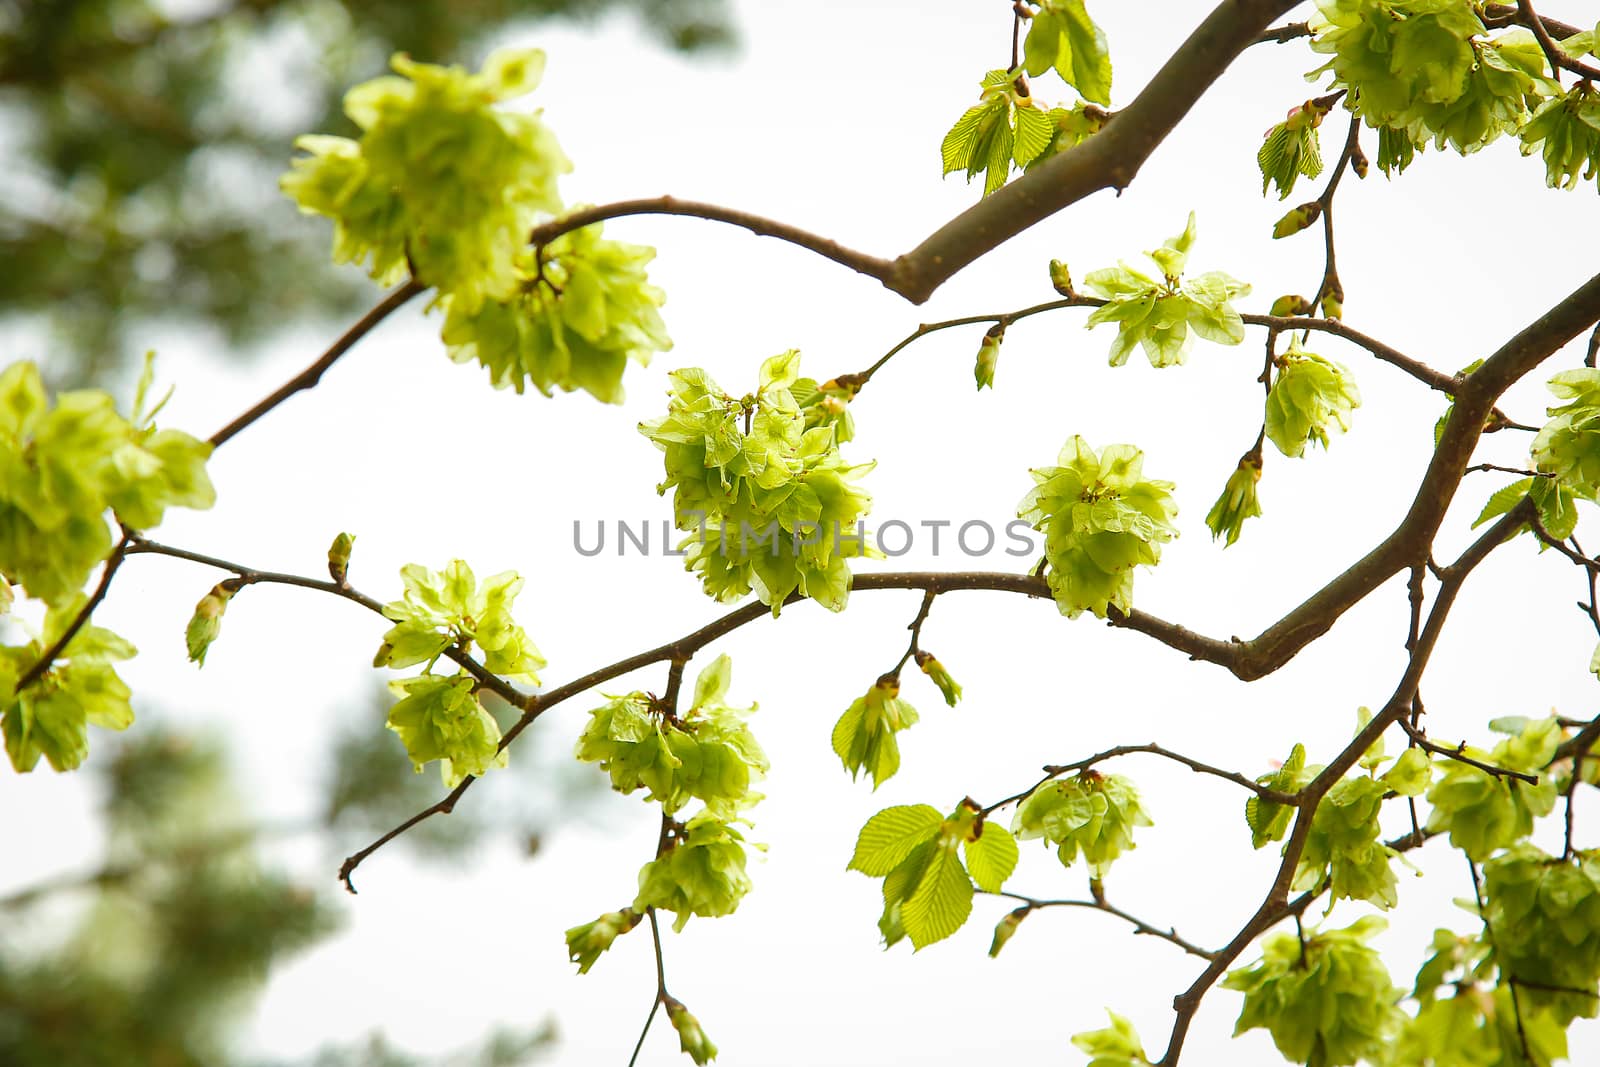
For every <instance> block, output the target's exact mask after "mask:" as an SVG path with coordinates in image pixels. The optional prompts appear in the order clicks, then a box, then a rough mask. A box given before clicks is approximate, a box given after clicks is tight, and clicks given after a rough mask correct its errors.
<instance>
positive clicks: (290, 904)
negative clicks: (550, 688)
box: [0, 704, 593, 1067]
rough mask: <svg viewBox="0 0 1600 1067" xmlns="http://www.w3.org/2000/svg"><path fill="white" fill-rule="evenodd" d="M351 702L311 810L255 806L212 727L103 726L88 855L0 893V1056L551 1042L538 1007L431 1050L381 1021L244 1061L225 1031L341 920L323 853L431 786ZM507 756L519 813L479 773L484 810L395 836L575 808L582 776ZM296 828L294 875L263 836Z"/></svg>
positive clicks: (479, 1053) (480, 834)
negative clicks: (119, 731) (321, 1044)
mask: <svg viewBox="0 0 1600 1067" xmlns="http://www.w3.org/2000/svg"><path fill="white" fill-rule="evenodd" d="M367 710H368V712H369V714H367V715H366V716H364V719H365V721H364V723H350V724H349V725H348V726H347V728H346V729H345V730H344V731H343V732H342V733H340V734H339V736H338V739H337V740H336V741H335V742H334V743H333V744H332V746H331V748H330V758H329V762H328V765H327V766H326V767H325V768H324V771H323V773H322V775H321V778H322V790H321V792H322V795H323V799H322V801H321V802H320V804H319V806H318V810H315V811H313V812H311V813H309V814H308V815H307V816H306V817H305V818H303V819H296V820H293V821H288V822H265V821H263V819H262V815H261V813H260V812H259V811H254V810H252V809H251V806H250V805H249V804H248V803H246V802H245V800H244V798H243V796H242V791H241V788H240V783H239V782H238V781H237V779H236V777H235V775H233V774H232V773H231V772H230V769H229V766H228V761H227V759H226V753H225V751H224V749H223V747H222V745H221V743H220V742H217V741H211V740H203V739H197V738H194V737H189V736H185V735H182V734H178V733H174V732H171V731H170V730H166V729H163V728H162V727H160V726H159V725H154V724H151V723H149V722H146V723H145V724H144V725H143V727H142V729H141V730H140V731H137V732H135V733H132V734H130V735H128V736H127V737H125V738H119V739H118V742H117V747H116V748H115V751H114V755H113V756H112V757H111V758H110V759H107V760H104V761H99V762H98V763H97V765H96V766H95V770H96V771H98V779H97V785H98V786H99V788H100V791H101V798H100V805H99V808H100V825H101V829H102V831H103V835H104V836H103V842H104V847H103V853H102V856H101V858H100V860H99V861H98V864H97V865H96V866H95V867H93V868H92V869H90V870H87V871H84V872H81V873H77V874H70V875H67V876H64V877H60V878H54V879H51V880H48V881H42V882H37V883H35V884H33V885H30V886H28V887H27V888H24V889H21V890H19V891H15V892H12V893H11V894H9V895H5V896H0V1064H5V1065H6V1067H128V1065H132V1064H139V1065H141V1067H191V1065H192V1067H199V1065H205V1067H514V1065H520V1064H525V1063H528V1062H531V1060H532V1059H533V1058H535V1057H537V1056H538V1055H540V1054H541V1053H543V1052H546V1051H548V1049H549V1047H550V1045H551V1043H552V1042H553V1041H554V1036H555V1033H554V1027H553V1025H552V1024H551V1023H549V1022H546V1023H544V1024H542V1025H536V1026H534V1027H532V1028H530V1029H527V1030H516V1031H513V1030H503V1031H496V1032H494V1033H491V1034H489V1035H487V1036H486V1037H484V1038H483V1039H481V1040H479V1041H477V1042H475V1043H473V1044H471V1045H470V1046H469V1047H467V1048H464V1049H463V1050H461V1051H460V1052H458V1053H456V1054H453V1055H450V1056H445V1057H442V1058H440V1057H427V1058H419V1057H416V1056H412V1055H410V1054H408V1053H405V1052H403V1051H400V1050H397V1049H395V1048H393V1047H392V1046H390V1045H389V1044H388V1042H387V1041H386V1040H385V1039H384V1038H383V1037H382V1035H381V1034H375V1035H373V1036H372V1037H371V1039H370V1040H368V1041H365V1042H362V1043H359V1044H356V1045H353V1046H348V1047H345V1046H337V1047H335V1046H330V1047H326V1048H323V1049H321V1050H320V1051H318V1052H317V1053H316V1054H315V1055H314V1056H312V1057H311V1058H310V1059H308V1060H302V1061H297V1062H296V1063H294V1064H290V1063H288V1062H286V1061H274V1062H272V1063H271V1064H259V1063H254V1062H252V1061H249V1060H246V1059H244V1058H242V1057H241V1055H240V1053H239V1052H238V1050H237V1048H235V1047H234V1045H233V1044H232V1038H233V1036H234V1035H235V1034H236V1032H237V1029H236V1028H237V1025H238V1024H239V1023H241V1022H242V1021H244V1019H245V1018H246V1017H247V1015H248V1012H249V1010H250V1008H251V1006H252V1004H253V1000H254V996H255V994H256V993H258V992H259V991H260V990H261V988H262V987H263V986H264V984H265V981H266V979H267V977H268V975H269V973H270V972H271V970H272V968H273V967H274V966H275V965H277V964H278V963H280V962H283V961H285V960H287V959H288V958H290V957H292V956H294V955H296V954H298V953H300V952H303V951H305V950H307V949H309V948H311V947H312V946H314V945H316V944H318V943H320V942H322V941H324V940H326V939H327V938H329V937H331V936H332V935H334V934H335V933H337V931H338V929H339V926H340V918H341V914H342V907H343V904H344V899H343V894H342V893H341V892H340V891H339V890H338V889H337V887H336V883H335V880H334V877H333V872H334V870H336V869H337V866H338V857H340V856H342V855H344V854H346V853H347V852H350V851H353V850H354V849H356V848H358V847H360V846H362V845H364V844H366V843H368V842H369V841H371V840H372V839H373V838H374V837H375V836H377V834H379V833H381V832H383V831H384V830H388V829H390V828H391V827H393V826H394V825H396V824H397V823H399V822H400V821H401V820H402V819H404V818H406V817H407V816H409V815H412V814H414V813H415V812H417V811H419V810H421V809H422V808H425V807H427V806H428V805H429V804H431V803H433V802H434V801H436V800H438V799H439V793H440V787H439V782H438V777H437V776H436V775H432V774H421V775H419V774H416V773H414V772H413V771H412V769H411V764H410V761H409V760H408V759H407V757H406V754H405V750H404V748H403V747H402V746H401V745H400V744H399V743H398V742H397V741H396V739H395V738H394V737H393V736H391V735H390V733H389V732H388V731H386V730H383V729H381V728H379V727H378V723H379V722H380V721H381V711H380V708H379V707H378V706H377V704H375V705H374V706H373V707H371V708H369V709H367ZM496 710H499V709H496ZM522 755H524V756H526V757H530V759H525V760H522V761H518V762H517V763H514V764H513V766H514V767H517V766H525V767H526V768H527V770H528V772H529V774H528V775H522V776H516V775H512V778H517V777H520V780H512V778H508V779H507V781H506V783H505V784H506V785H508V786H509V787H510V794H508V795H514V796H515V798H516V801H518V802H522V801H526V802H530V803H531V804H532V805H534V806H535V807H534V808H533V809H532V810H530V807H529V804H528V803H517V802H514V803H512V804H510V805H508V804H506V803H497V802H496V800H495V796H496V790H495V789H494V788H493V787H494V785H495V783H493V782H491V783H489V788H488V791H487V792H486V793H485V794H484V795H483V796H482V797H479V798H477V799H479V800H481V801H486V802H488V803H489V805H490V806H491V807H492V808H493V809H494V814H493V817H485V815H484V814H483V811H484V807H485V805H484V804H482V803H479V804H475V805H473V806H472V808H471V809H470V810H469V809H463V810H462V811H459V812H458V813H456V814H455V815H453V816H452V817H451V818H449V819H442V818H441V819H431V820H428V821H426V822H423V823H422V824H420V825H419V826H418V827H416V829H415V830H414V831H413V832H411V833H408V834H407V835H406V836H405V837H404V838H402V839H401V840H400V841H399V842H396V845H397V846H398V847H401V848H404V849H406V850H408V851H410V852H411V854H412V855H413V856H418V857H422V858H449V857H452V856H459V855H460V854H461V853H462V852H463V850H465V849H468V848H471V847H473V846H474V845H476V844H479V843H481V842H483V841H484V840H485V838H486V837H488V836H489V834H490V833H491V832H492V831H498V832H500V833H501V834H503V835H509V836H510V837H511V840H512V843H513V845H515V846H517V847H521V848H523V849H525V850H526V851H529V852H531V851H532V850H533V849H535V848H536V846H537V842H538V839H539V831H540V826H541V823H540V820H539V817H538V815H537V814H536V812H537V811H538V810H554V809H555V808H557V807H559V808H560V809H561V810H563V811H568V810H571V809H572V808H573V807H574V806H577V807H578V808H580V810H581V807H582V801H583V796H584V794H585V792H592V791H593V790H585V789H584V788H583V784H579V782H578V781H577V780H576V779H573V780H571V781H569V780H568V779H566V778H565V777H564V776H561V775H559V774H552V772H551V770H550V769H549V768H542V767H540V766H538V765H537V764H536V763H535V762H534V761H533V760H532V759H531V757H533V756H534V752H533V750H531V749H530V750H528V751H527V752H525V753H522ZM584 784H588V785H593V783H584ZM541 794H543V795H542V796H541ZM557 797H559V799H555V798H557ZM306 839H312V840H316V841H319V842H320V843H322V844H323V845H324V846H325V847H324V848H323V849H321V850H320V851H322V852H323V857H322V858H321V859H320V860H318V861H317V862H316V863H315V865H314V867H313V868H312V870H311V871H310V872H309V874H310V877H311V878H312V879H314V881H313V882H312V883H310V884H308V883H307V882H306V881H304V880H303V879H297V878H295V877H291V876H290V875H288V874H286V873H284V871H283V870H282V869H280V866H279V865H278V864H276V863H275V862H274V861H273V859H274V857H275V856H276V855H277V851H276V846H278V845H281V844H284V843H293V842H301V841H304V840H306ZM313 886H314V888H313ZM302 1036H305V1035H296V1037H302Z"/></svg>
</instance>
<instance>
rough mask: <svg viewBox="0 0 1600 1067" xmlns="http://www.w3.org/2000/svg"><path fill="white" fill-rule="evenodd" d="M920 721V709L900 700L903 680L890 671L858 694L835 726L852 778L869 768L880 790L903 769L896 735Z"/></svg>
mask: <svg viewBox="0 0 1600 1067" xmlns="http://www.w3.org/2000/svg"><path fill="white" fill-rule="evenodd" d="M916 722H917V709H916V708H913V707H912V706H911V705H910V704H909V703H907V702H906V701H904V700H901V699H900V679H899V677H898V676H896V675H892V674H887V675H884V676H883V677H882V678H879V679H878V680H877V681H876V682H874V683H873V685H872V688H871V689H868V690H867V692H866V695H865V696H860V697H857V698H856V699H855V700H854V701H853V702H852V703H851V704H850V707H848V708H847V709H845V713H844V714H843V715H841V716H839V721H838V722H837V723H835V724H834V727H833V751H834V753H835V754H836V755H837V756H838V757H839V759H840V760H842V761H843V762H844V769H845V770H847V771H849V772H850V779H851V781H854V780H855V777H856V775H858V774H860V773H861V772H862V771H863V770H865V771H866V772H867V774H868V776H870V777H871V778H872V788H873V789H874V790H876V789H877V788H878V787H879V786H880V785H882V784H883V783H884V782H887V781H888V780H889V779H890V778H893V777H894V775H895V772H896V771H898V770H899V769H900V742H899V741H898V740H896V739H895V736H894V735H895V734H897V733H899V732H900V731H901V730H904V729H905V728H906V727H908V726H914V725H915V724H916Z"/></svg>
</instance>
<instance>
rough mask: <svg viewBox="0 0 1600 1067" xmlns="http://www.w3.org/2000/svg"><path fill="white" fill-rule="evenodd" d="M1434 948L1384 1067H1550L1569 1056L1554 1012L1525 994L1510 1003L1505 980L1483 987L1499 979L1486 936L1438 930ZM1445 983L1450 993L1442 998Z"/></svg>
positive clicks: (1424, 964)
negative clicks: (1413, 1007) (1525, 999)
mask: <svg viewBox="0 0 1600 1067" xmlns="http://www.w3.org/2000/svg"><path fill="white" fill-rule="evenodd" d="M1432 947H1433V953H1432V955H1430V956H1429V957H1428V959H1427V961H1426V962H1425V963H1423V965H1422V967H1421V969H1419V970H1418V971H1417V982H1416V986H1415V987H1414V988H1413V989H1412V992H1411V996H1412V998H1413V999H1415V1000H1416V1001H1417V1002H1418V1005H1419V1006H1418V1009H1417V1013H1416V1015H1415V1016H1413V1017H1411V1018H1409V1019H1407V1020H1406V1021H1405V1023H1404V1025H1403V1026H1402V1027H1401V1030H1400V1033H1399V1035H1398V1036H1397V1037H1396V1039H1395V1041H1394V1043H1393V1045H1392V1046H1391V1048H1390V1049H1389V1050H1388V1055H1387V1056H1386V1057H1385V1058H1384V1059H1383V1060H1382V1063H1383V1065H1384V1067H1416V1065H1419V1064H1420V1065H1426V1067H1447V1065H1450V1067H1499V1065H1514V1064H1515V1065H1525V1067H1533V1065H1537V1067H1549V1065H1550V1064H1551V1063H1552V1062H1554V1061H1556V1060H1559V1059H1562V1058H1564V1057H1565V1056H1566V1054H1567V1038H1566V1032H1565V1029H1564V1027H1563V1026H1562V1025H1561V1024H1560V1023H1559V1022H1558V1021H1557V1020H1556V1018H1555V1017H1554V1016H1552V1015H1551V1014H1550V1013H1549V1012H1548V1011H1544V1010H1537V1009H1535V1007H1534V1006H1533V1005H1532V1004H1531V1003H1527V1002H1523V1001H1521V999H1520V996H1519V1000H1518V1003H1513V1001H1512V997H1511V990H1510V987H1509V986H1507V985H1505V984H1504V983H1503V982H1502V983H1501V984H1498V985H1494V986H1492V987H1489V988H1485V984H1486V983H1489V982H1492V981H1494V980H1495V974H1494V968H1493V966H1492V963H1491V960H1490V946H1489V945H1488V944H1487V943H1486V942H1485V941H1483V940H1482V939H1481V938H1478V937H1462V936H1460V935H1458V934H1456V933H1454V932H1453V931H1450V930H1435V931H1434V934H1433V945H1432ZM1444 990H1449V991H1451V993H1452V995H1451V996H1449V997H1441V996H1440V995H1439V994H1440V993H1441V992H1442V991H1444ZM1519 1008H1520V1010H1518V1009H1519ZM1524 1048H1526V1050H1527V1051H1526V1053H1525V1052H1524V1051H1523V1050H1524ZM1530 1056H1531V1060H1530Z"/></svg>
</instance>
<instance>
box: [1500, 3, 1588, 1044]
mask: <svg viewBox="0 0 1600 1067" xmlns="http://www.w3.org/2000/svg"><path fill="white" fill-rule="evenodd" d="M1517 21H1518V22H1520V23H1522V24H1523V25H1524V26H1526V27H1528V29H1530V30H1532V31H1533V35H1534V36H1535V37H1537V38H1538V39H1539V47H1540V48H1542V49H1544V54H1545V58H1546V59H1548V60H1549V61H1550V73H1551V74H1552V75H1554V76H1555V78H1556V80H1557V82H1558V83H1559V81H1560V75H1559V74H1558V73H1557V72H1558V71H1561V70H1567V71H1571V72H1572V73H1573V74H1576V75H1577V76H1578V77H1580V78H1582V79H1584V80H1585V81H1596V80H1600V70H1597V69H1595V68H1594V67H1591V66H1589V65H1588V64H1587V63H1583V62H1580V61H1579V60H1576V59H1574V58H1572V57H1571V56H1569V55H1567V53H1565V52H1563V51H1562V50H1561V46H1560V45H1558V44H1556V43H1555V41H1553V40H1551V39H1550V29H1549V27H1548V26H1547V25H1546V24H1545V21H1544V20H1543V19H1541V18H1540V17H1539V16H1538V14H1537V13H1536V12H1535V11H1534V10H1533V3H1532V0H1517ZM1524 1051H1526V1050H1524Z"/></svg>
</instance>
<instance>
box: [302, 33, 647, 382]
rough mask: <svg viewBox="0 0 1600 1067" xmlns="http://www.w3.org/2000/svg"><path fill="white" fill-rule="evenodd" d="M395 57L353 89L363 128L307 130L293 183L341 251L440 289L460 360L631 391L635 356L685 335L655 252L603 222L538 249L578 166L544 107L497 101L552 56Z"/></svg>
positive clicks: (394, 277) (526, 82) (337, 253)
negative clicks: (453, 61) (674, 328)
mask: <svg viewBox="0 0 1600 1067" xmlns="http://www.w3.org/2000/svg"><path fill="white" fill-rule="evenodd" d="M393 65H394V69H395V71H396V72H397V74H398V76H389V77H383V78H377V79H374V80H373V81H369V82H366V83H363V84H361V85H358V86H356V87H355V88H354V89H352V90H350V92H349V93H348V94H346V96H345V113H346V114H347V115H349V117H350V119H351V120H352V121H353V122H354V123H355V124H356V125H357V126H358V127H359V128H360V130H361V136H360V137H359V138H357V139H350V138H345V137H329V136H307V137H302V138H300V139H299V141H297V142H296V144H297V145H298V147H300V148H301V149H303V150H304V151H305V152H306V154H305V155H303V156H301V157H299V158H297V159H295V161H294V164H293V168H292V169H291V170H290V171H289V173H288V174H286V175H284V177H283V181H282V186H283V191H284V192H285V193H286V194H287V195H288V196H289V197H290V198H291V199H293V200H294V201H295V202H296V203H297V204H299V206H300V209H301V210H302V211H305V212H307V213H313V214H318V215H325V216H327V217H328V218H330V219H332V220H333V221H334V258H335V259H336V260H339V261H349V262H354V263H364V264H366V266H367V268H368V271H369V273H371V275H372V277H373V278H374V279H376V280H377V281H379V282H382V283H384V284H394V283H396V282H399V281H402V280H404V279H405V278H407V277H410V278H412V279H413V280H414V281H415V282H417V283H419V284H421V285H425V286H431V287H432V288H434V289H435V290H436V291H437V296H436V300H435V302H436V303H437V304H439V305H441V306H442V307H443V308H444V311H445V325H444V335H443V339H444V342H445V345H446V347H447V349H448V350H449V353H450V357H451V358H452V359H454V360H456V361H457V362H469V361H476V362H478V363H479V364H481V365H482V366H483V367H485V368H487V369H488V371H489V375H490V379H491V381H492V382H493V383H494V385H495V386H496V387H502V388H503V387H510V388H513V389H515V390H516V391H517V392H519V393H520V392H522V391H523V390H524V389H525V388H526V386H527V385H528V384H529V383H530V382H531V383H532V385H533V387H534V388H536V389H538V390H539V391H540V392H542V393H544V394H546V395H549V393H550V392H551V391H552V390H553V389H555V388H560V389H563V390H569V391H570V390H574V389H583V390H586V391H588V392H589V393H591V394H593V395H594V396H595V397H597V398H599V399H601V400H604V401H606V402H608V403H617V402H620V400H621V399H622V384H621V383H622V374H623V370H624V369H625V368H626V366H627V364H628V362H629V361H630V360H636V361H638V362H641V363H643V362H648V361H649V358H650V355H651V354H652V353H653V352H659V351H664V350H666V349H667V348H670V347H671V344H672V342H671V341H670V340H669V339H668V338H667V334H666V330H665V327H664V326H663V324H662V322H661V316H660V314H659V312H658V310H657V309H658V308H659V307H660V305H661V303H662V299H663V297H662V294H661V292H660V290H658V289H656V288H655V287H654V286H652V285H650V284H649V283H648V281H647V280H646V277H645V271H644V266H645V264H646V263H648V262H649V261H650V260H651V258H653V256H654V255H655V253H654V251H653V250H652V249H649V248H645V247H641V246H637V245H628V244H621V243H618V242H615V241H607V240H605V239H603V238H602V237H601V236H600V227H599V225H598V224H596V225H593V226H589V227H586V228H584V229H581V230H575V231H572V232H570V233H567V234H564V235H562V236H561V237H558V238H556V239H555V240H553V241H551V242H550V243H549V244H548V245H545V246H530V245H529V243H528V235H529V233H530V232H531V231H532V229H533V228H534V226H535V225H536V224H538V223H540V222H542V221H547V220H549V219H551V218H554V217H556V216H559V215H560V214H561V213H562V212H563V210H564V207H563V204H562V201H561V197H560V195H559V193H558V191H557V179H558V178H559V176H560V175H562V174H564V173H566V172H568V171H570V170H571V169H572V164H571V163H570V162H569V161H568V159H567V157H566V156H565V155H564V154H563V153H562V151H561V148H560V146H559V145H558V144H557V143H556V139H555V136H554V135H553V134H552V133H551V132H550V130H549V128H548V127H547V126H545V124H544V122H543V121H542V120H541V118H540V115H539V112H537V111H534V112H524V111H508V110H505V109H503V108H499V107H496V106H494V105H496V104H500V103H503V102H505V101H507V100H512V99H515V98H517V97H521V96H524V95H526V94H527V93H529V92H531V91H532V90H533V89H534V88H535V86H537V85H538V82H539V79H540V77H541V75H542V74H543V71H544V53H543V52H540V51H537V50H532V49H504V50H501V51H499V52H495V53H494V54H493V55H491V56H490V57H489V58H488V60H487V61H486V62H485V63H484V66H483V69H482V70H481V71H480V72H478V73H476V74H474V73H470V72H468V71H466V70H463V69H461V68H459V67H441V66H435V65H432V64H428V63H418V62H416V61H414V60H412V59H410V58H408V57H406V56H396V57H395V58H394V61H393Z"/></svg>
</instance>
